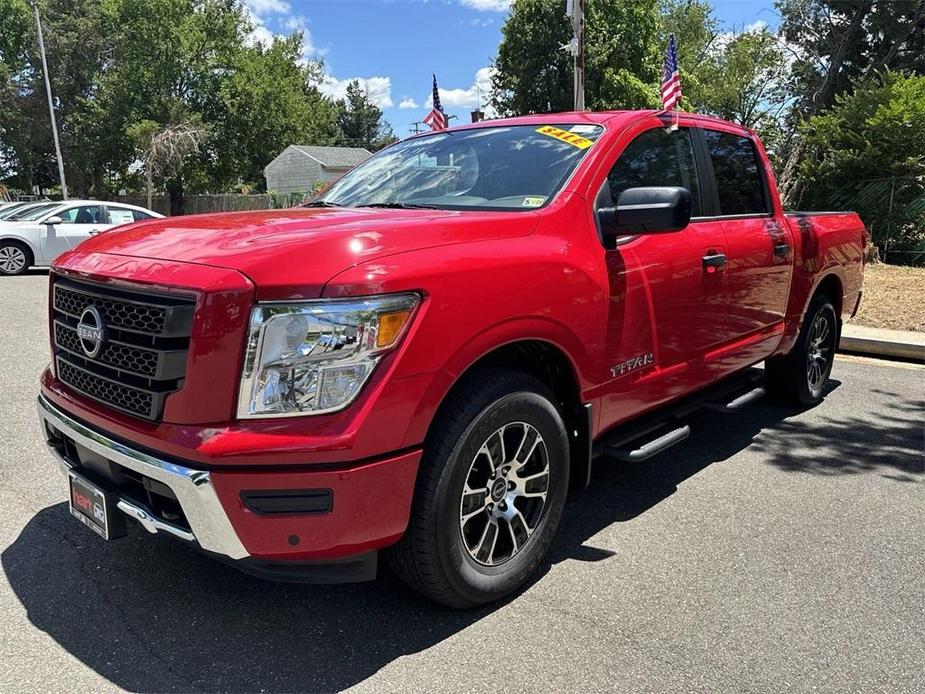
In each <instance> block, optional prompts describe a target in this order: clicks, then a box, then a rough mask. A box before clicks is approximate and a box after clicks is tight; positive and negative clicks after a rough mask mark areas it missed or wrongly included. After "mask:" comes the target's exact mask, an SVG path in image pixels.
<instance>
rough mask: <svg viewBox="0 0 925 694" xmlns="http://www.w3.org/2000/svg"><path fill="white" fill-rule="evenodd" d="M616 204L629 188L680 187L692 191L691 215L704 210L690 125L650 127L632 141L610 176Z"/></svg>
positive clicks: (608, 177)
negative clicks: (701, 205)
mask: <svg viewBox="0 0 925 694" xmlns="http://www.w3.org/2000/svg"><path fill="white" fill-rule="evenodd" d="M607 183H608V185H609V186H610V195H611V197H612V198H613V202H614V204H616V202H617V198H618V197H619V196H620V193H622V192H623V191H624V190H626V189H627V188H638V187H640V186H679V187H681V188H687V189H688V190H689V191H690V192H691V216H692V217H697V216H699V215H700V214H701V212H700V210H701V207H700V180H699V179H698V177H697V166H696V165H695V163H694V147H693V145H692V144H691V135H690V132H689V131H688V130H687V128H682V129H680V130H675V131H667V130H665V129H664V128H655V129H654V130H647V131H646V132H644V133H642V135H640V136H639V137H637V138H636V139H635V140H633V141H632V142H630V143H629V145H627V147H626V149H625V150H623V154H621V155H620V158H619V159H618V160H617V163H616V164H614V167H613V169H611V171H610V174H609V175H608V176H607Z"/></svg>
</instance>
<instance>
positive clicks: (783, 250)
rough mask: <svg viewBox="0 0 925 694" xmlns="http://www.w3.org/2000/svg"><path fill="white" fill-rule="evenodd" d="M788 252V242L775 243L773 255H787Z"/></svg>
mask: <svg viewBox="0 0 925 694" xmlns="http://www.w3.org/2000/svg"><path fill="white" fill-rule="evenodd" d="M789 252H790V244H789V243H775V244H774V255H787V254H788V253H789Z"/></svg>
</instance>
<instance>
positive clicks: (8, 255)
mask: <svg viewBox="0 0 925 694" xmlns="http://www.w3.org/2000/svg"><path fill="white" fill-rule="evenodd" d="M31 265H32V251H30V250H29V247H28V246H26V245H25V244H23V243H20V242H19V241H0V275H21V274H22V273H24V272H25V271H26V270H28V269H29V266H31Z"/></svg>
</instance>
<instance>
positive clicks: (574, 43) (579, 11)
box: [562, 0, 585, 111]
mask: <svg viewBox="0 0 925 694" xmlns="http://www.w3.org/2000/svg"><path fill="white" fill-rule="evenodd" d="M565 16H566V17H568V18H569V19H570V20H571V22H572V40H571V41H569V42H568V43H567V44H565V45H564V46H562V50H564V51H565V52H566V53H568V54H569V55H571V56H572V67H573V72H574V75H575V83H574V89H573V92H572V103H573V104H574V109H575V110H576V111H584V110H585V37H584V33H585V0H566V2H565Z"/></svg>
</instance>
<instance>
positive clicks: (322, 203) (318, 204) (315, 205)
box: [302, 200, 341, 207]
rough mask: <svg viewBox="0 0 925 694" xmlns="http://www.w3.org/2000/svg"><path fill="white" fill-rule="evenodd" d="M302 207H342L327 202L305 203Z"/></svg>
mask: <svg viewBox="0 0 925 694" xmlns="http://www.w3.org/2000/svg"><path fill="white" fill-rule="evenodd" d="M302 207H341V205H335V204H334V203H333V202H328V201H327V200H315V201H314V202H307V203H305V204H304V205H302Z"/></svg>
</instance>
